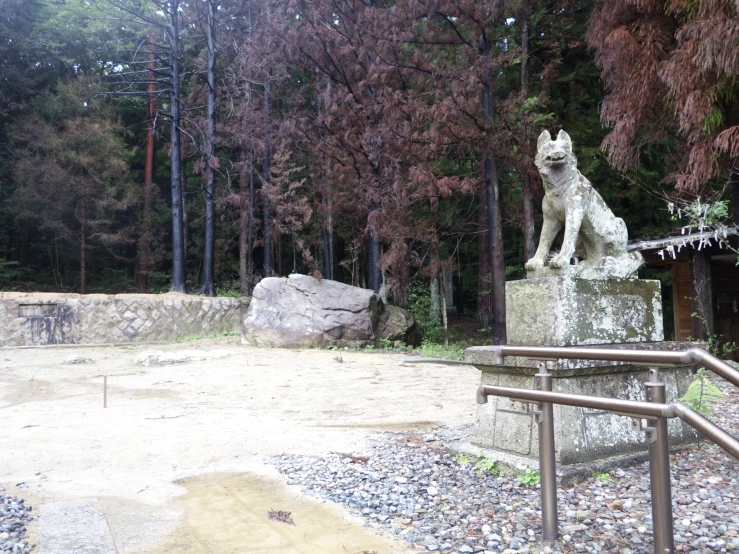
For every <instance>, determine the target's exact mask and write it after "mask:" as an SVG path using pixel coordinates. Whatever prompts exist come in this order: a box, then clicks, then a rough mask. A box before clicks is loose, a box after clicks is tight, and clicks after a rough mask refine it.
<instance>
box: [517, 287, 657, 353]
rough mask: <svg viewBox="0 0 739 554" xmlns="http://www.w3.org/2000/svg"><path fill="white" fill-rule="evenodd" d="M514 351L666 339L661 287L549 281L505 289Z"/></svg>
mask: <svg viewBox="0 0 739 554" xmlns="http://www.w3.org/2000/svg"><path fill="white" fill-rule="evenodd" d="M506 333H507V335H508V344H510V345H514V346H575V345H582V344H609V343H623V342H656V341H661V340H663V339H664V334H663V330H662V299H661V297H660V283H659V281H648V280H643V279H575V278H571V277H547V278H541V279H524V280H521V281H511V282H509V283H506Z"/></svg>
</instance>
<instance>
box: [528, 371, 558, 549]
mask: <svg viewBox="0 0 739 554" xmlns="http://www.w3.org/2000/svg"><path fill="white" fill-rule="evenodd" d="M536 389H537V390H541V391H549V392H551V390H552V374H551V373H549V371H548V370H547V362H541V363H539V373H537V374H536ZM534 418H535V420H536V423H538V424H539V425H538V427H539V475H540V476H541V520H542V525H541V527H542V535H543V536H544V539H545V540H548V541H553V540H557V537H558V536H559V530H558V521H557V474H556V469H557V466H556V463H555V461H554V413H553V409H552V403H551V402H539V409H538V410H537V411H536V412H534Z"/></svg>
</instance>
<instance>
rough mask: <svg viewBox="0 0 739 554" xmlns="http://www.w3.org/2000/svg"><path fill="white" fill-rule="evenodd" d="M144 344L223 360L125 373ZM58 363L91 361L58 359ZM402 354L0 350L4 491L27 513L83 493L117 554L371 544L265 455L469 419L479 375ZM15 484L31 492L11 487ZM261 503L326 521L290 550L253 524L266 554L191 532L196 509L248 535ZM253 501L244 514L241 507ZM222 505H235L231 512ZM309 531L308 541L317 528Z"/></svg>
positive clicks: (291, 540) (284, 534) (222, 342)
mask: <svg viewBox="0 0 739 554" xmlns="http://www.w3.org/2000/svg"><path fill="white" fill-rule="evenodd" d="M151 349H157V350H163V351H169V352H173V351H174V352H178V351H182V350H185V349H187V350H192V349H201V350H226V351H228V353H229V355H228V356H227V357H224V358H220V359H216V360H205V361H193V362H188V363H185V364H176V365H168V366H151V367H140V366H137V365H134V363H133V362H134V359H135V358H136V356H137V355H139V354H140V353H141V352H144V351H145V350H151ZM72 355H78V356H85V357H89V358H92V359H93V360H94V361H95V363H94V364H86V365H64V363H63V362H64V361H65V360H66V359H67V358H68V357H69V356H72ZM401 358H402V357H401V356H395V355H385V354H366V353H359V352H348V351H330V350H302V349H301V350H281V349H258V348H252V347H248V346H243V345H240V344H237V343H236V341H235V339H233V338H231V339H219V340H200V341H194V342H189V343H186V344H170V345H164V346H156V347H152V346H150V345H147V346H127V347H86V348H43V349H12V350H11V349H8V350H0V421H2V427H3V438H2V442H1V443H0V444H1V447H2V452H3V455H2V456H0V483H3V484H4V485H5V488H6V489H7V490H8V491H9V492H10V493H11V494H17V493H20V495H21V496H23V495H25V496H28V497H29V498H30V499H31V500H32V501H34V502H38V503H41V504H51V503H54V502H59V501H69V500H74V499H95V500H96V506H97V508H96V509H99V510H100V511H101V512H102V513H104V514H105V516H106V518H107V520H108V524H109V526H110V530H111V533H112V535H113V537H114V540H115V542H116V548H117V551H118V552H119V553H124V552H125V553H137V552H193V553H200V552H211V551H213V552H228V551H233V552H237V551H241V552H247V551H248V552H262V551H265V552H266V551H273V552H281V551H280V550H275V549H274V545H273V543H272V542H269V541H273V542H274V541H275V540H277V542H278V543H279V544H284V545H287V546H286V547H285V548H286V549H285V550H283V551H284V552H286V553H287V552H329V550H327V549H326V545H325V543H323V544H322V543H321V542H320V538H321V537H322V536H323V537H331V536H334V535H332V534H331V533H333V532H334V531H336V529H344V528H345V527H346V528H347V529H350V530H351V531H349V532H348V533H349V534H348V535H346V536H345V539H346V540H349V538H350V537H351V536H354V535H353V534H355V535H356V537H355V538H357V537H358V540H359V541H360V542H362V541H364V542H366V543H368V544H370V543H372V541H373V540H375V539H374V537H373V536H372V535H371V533H370V534H368V533H369V532H368V531H366V530H364V529H362V528H361V526H359V525H357V522H356V521H355V520H352V519H351V518H348V516H347V514H346V513H345V512H343V513H342V512H339V511H338V510H336V509H333V508H332V510H333V512H331V513H328V512H326V513H323V512H320V510H321V508H319V507H317V505H316V504H315V503H311V501H309V500H307V499H306V498H305V497H303V496H302V495H301V494H300V492H299V491H298V490H297V488H296V487H287V486H286V485H283V484H282V481H281V480H280V479H279V478H278V476H277V475H276V472H275V471H274V470H273V469H272V468H271V466H268V465H266V464H265V463H264V458H265V457H266V456H269V455H272V454H277V453H283V452H286V453H295V454H298V453H301V454H317V455H320V454H326V453H328V452H332V451H337V452H363V451H365V450H366V448H367V446H368V445H369V444H371V442H372V440H373V436H376V433H377V431H382V430H404V429H414V428H427V427H431V426H434V425H449V426H452V425H460V424H465V423H471V422H472V421H473V419H474V413H475V410H476V405H475V402H474V399H475V388H476V386H477V384H478V382H479V373H478V372H477V370H475V369H473V368H470V367H464V366H456V367H455V366H451V367H450V366H443V365H433V364H421V365H410V364H404V363H402V362H401ZM103 375H107V376H108V408H107V409H104V408H103V407H102V404H103V391H102V382H103ZM183 479H185V481H182V480H183ZM19 482H25V483H26V484H27V485H28V487H29V488H28V489H27V490H25V491H22V490H19V489H18V488H17V487H15V485H16V483H19ZM214 491H215V492H214ZM260 491H261V492H260ZM265 491H267V492H265ZM260 495H261V496H260ZM270 496H273V497H274V498H276V499H279V498H281V499H282V500H281V502H282V503H283V504H285V505H291V506H293V508H294V511H295V512H296V514H298V513H300V514H307V513H310V511H311V510H319V512H315V513H320V514H321V515H320V517H318V516H316V515H315V513H314V515H312V516H310V517H308V518H307V519H304V521H308V520H310V519H311V518H312V519H313V520H315V521H318V520H321V521H325V522H329V521H334V522H335V525H333V527H332V526H331V525H329V524H328V523H326V526H327V528H326V530H324V531H323V532H317V533H313V535H311V536H312V537H313V538H308V535H309V533H304V535H303V536H304V539H303V541H304V542H302V543H301V546H298V543H297V542H296V539H295V536H291V535H289V529H288V530H286V529H283V528H282V527H287V526H285V525H284V524H280V523H275V522H269V521H268V520H266V518H265V524H264V527H263V528H262V527H260V526H258V527H259V529H260V530H261V531H260V532H263V536H264V537H267V538H266V539H265V540H266V541H267V542H266V543H265V544H267V545H268V546H265V547H264V548H263V549H261V550H260V549H259V548H257V546H259V545H258V544H257V543H255V542H254V541H252V542H250V543H249V545H248V548H249V549H247V545H246V544H241V543H238V544H231V545H230V546H229V545H228V543H227V542H226V543H224V542H222V541H223V537H224V536H230V535H229V531H228V528H229V527H228V526H225V527H224V526H220V527H219V526H218V525H216V524H215V523H211V524H209V525H207V526H205V527H203V526H202V525H200V524H199V523H198V522H200V521H201V520H202V517H201V516H202V513H208V514H220V516H218V517H216V520H218V521H228V518H227V517H226V516H229V517H231V516H233V517H237V518H241V520H243V521H251V522H252V523H251V525H252V526H253V525H255V524H256V523H255V522H257V521H258V514H259V513H261V512H260V510H262V508H263V507H264V505H266V503H269V502H268V499H269V498H270ZM244 498H252V500H251V501H249V502H245V501H243V499H244ZM256 498H261V499H262V500H259V501H258V502H257V501H256V500H254V499H256ZM252 504H253V505H255V506H258V508H254V509H255V510H256V512H254V511H253V510H252V512H250V511H249V510H251V508H248V506H250V505H252ZM263 504H264V505H263ZM234 506H241V508H239V510H236V513H237V515H236V516H234V515H233V511H234V510H235V508H234ZM311 506H312V507H311ZM206 508H207V509H206ZM275 509H280V508H278V507H277V506H275ZM324 509H325V508H324ZM199 514H201V515H199ZM219 518H220V519H219ZM332 518H334V519H332ZM280 526H282V527H280ZM347 526H348V527H347ZM236 527H238V526H236ZM236 527H234V529H236ZM310 528H311V529H313V530H314V531H315V530H316V526H315V524H314V525H311V527H310ZM329 528H331V529H334V531H328V529H329ZM126 529H134V530H137V531H135V532H133V531H131V532H126ZM203 529H206V530H207V529H210V530H211V531H212V532H210V533H209V532H206V531H204V530H203ZM254 529H256V527H254ZM275 533H277V535H275ZM239 534H240V533H231V535H239ZM250 534H251V535H254V533H253V532H252V533H250ZM275 536H277V537H278V538H279V540H278V539H275ZM337 536H338V535H337ZM341 536H344V535H341ZM127 537H128V538H127ZM270 537H271V538H270ZM345 539H341V540H345ZM219 540H220V541H221V542H218V541H219ZM226 540H228V539H226ZM241 540H243V539H241ZM336 540H339V539H336ZM347 544H348V543H347ZM373 544H374V543H373ZM163 545H167V546H166V548H165V546H163ZM41 546H42V549H41V554H44V551H43V543H42V544H41ZM393 548H395V549H396V550H399V549H400V545H397V544H396V545H390V543H388V541H384V542H383V541H380V543H379V544H374V545H373V546H372V547H371V548H365V550H367V551H372V550H375V551H377V552H378V554H379V553H380V552H384V551H387V552H389V551H394V550H393ZM270 549H271V550H270ZM357 551H358V552H361V550H357Z"/></svg>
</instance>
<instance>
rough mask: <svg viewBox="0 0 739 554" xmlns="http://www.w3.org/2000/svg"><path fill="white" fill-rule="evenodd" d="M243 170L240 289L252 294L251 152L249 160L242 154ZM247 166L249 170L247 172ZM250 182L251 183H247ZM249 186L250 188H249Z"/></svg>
mask: <svg viewBox="0 0 739 554" xmlns="http://www.w3.org/2000/svg"><path fill="white" fill-rule="evenodd" d="M241 157H242V159H241V172H240V173H239V291H240V292H241V294H243V295H246V296H248V295H250V294H251V271H252V269H253V266H252V263H253V262H252V260H253V257H252V256H251V250H252V240H253V236H252V228H251V227H252V221H251V217H250V216H251V210H252V208H251V206H252V204H251V200H252V196H251V194H250V193H251V189H252V186H251V185H252V183H251V173H252V171H251V159H252V158H251V153H250V154H249V161H248V162H247V161H245V160H244V155H243V154H242V155H241ZM247 167H248V168H249V171H248V173H247ZM247 183H249V185H247ZM247 186H249V189H247Z"/></svg>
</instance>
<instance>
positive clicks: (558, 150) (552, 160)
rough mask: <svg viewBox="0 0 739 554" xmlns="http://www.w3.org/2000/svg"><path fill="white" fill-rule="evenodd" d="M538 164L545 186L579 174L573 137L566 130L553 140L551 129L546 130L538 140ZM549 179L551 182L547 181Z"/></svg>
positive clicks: (536, 162)
mask: <svg viewBox="0 0 739 554" xmlns="http://www.w3.org/2000/svg"><path fill="white" fill-rule="evenodd" d="M536 147H537V151H536V157H535V158H534V164H536V167H537V169H538V170H539V173H541V176H542V179H543V180H544V187H545V188H547V185H550V186H551V185H554V186H555V187H556V186H557V185H559V184H560V183H562V182H563V180H564V179H565V178H566V177H567V176H569V175H573V174H574V175H577V158H575V154H574V153H573V152H572V139H571V138H570V135H568V134H567V133H565V132H564V131H560V132H559V133H558V134H557V139H556V140H552V136H551V135H550V134H549V131H544V132H542V133H541V135H539V139H538V140H537V141H536ZM547 181H549V182H547Z"/></svg>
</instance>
